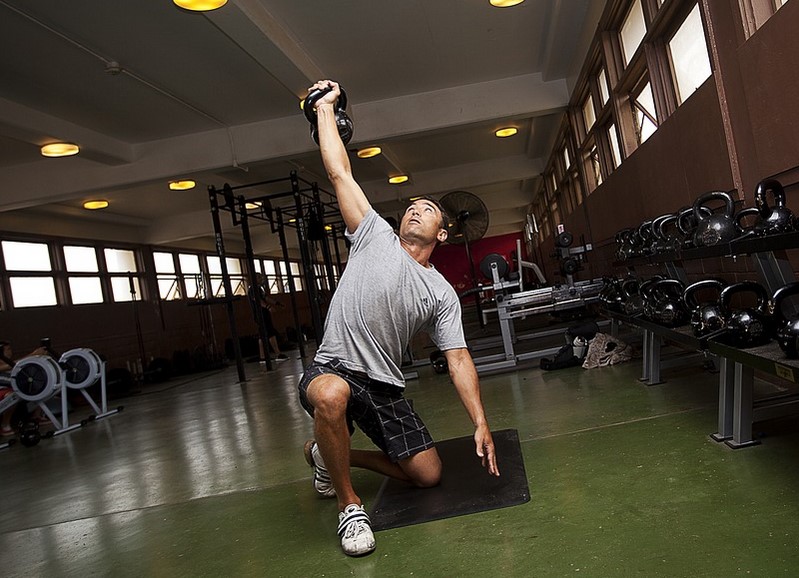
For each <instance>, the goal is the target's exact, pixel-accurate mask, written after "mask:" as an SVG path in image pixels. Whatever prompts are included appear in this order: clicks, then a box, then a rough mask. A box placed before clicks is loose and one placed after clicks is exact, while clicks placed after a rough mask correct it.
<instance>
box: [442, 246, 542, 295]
mask: <svg viewBox="0 0 799 578" xmlns="http://www.w3.org/2000/svg"><path fill="white" fill-rule="evenodd" d="M521 238H522V234H521V232H519V233H510V234H507V235H498V236H496V237H488V238H483V239H480V240H479V241H475V242H474V243H471V244H470V245H469V249H470V251H471V254H472V262H473V263H474V270H475V274H476V277H477V280H478V283H479V282H480V281H481V280H486V278H485V277H484V276H483V274H482V273H481V272H480V262H481V261H482V260H483V258H484V257H485V256H486V255H489V254H491V253H499V254H500V255H502V256H503V257H504V258H505V260H506V261H507V262H508V265H509V266H510V267H511V270H512V271H515V270H516V268H515V266H513V265H512V259H511V253H512V252H515V251H516V240H517V239H521ZM522 256H523V257H524V258H525V259H526V258H527V257H526V256H525V255H524V243H522ZM430 262H431V263H433V265H434V266H435V268H436V269H438V270H439V271H440V272H441V274H442V275H444V277H445V278H446V279H447V281H449V282H450V283H451V284H452V286H453V287H455V291H457V292H458V293H460V292H461V291H465V290H466V289H469V288H471V287H472V277H471V272H470V271H469V260H468V259H467V258H466V247H465V246H464V245H450V244H449V243H445V244H443V245H439V246H438V247H437V248H436V250H435V251H433V255H432V257H431V258H430Z"/></svg>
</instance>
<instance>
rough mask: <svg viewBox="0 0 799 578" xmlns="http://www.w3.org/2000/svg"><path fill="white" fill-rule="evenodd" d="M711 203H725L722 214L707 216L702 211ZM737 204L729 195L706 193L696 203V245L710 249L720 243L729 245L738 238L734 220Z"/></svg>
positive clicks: (714, 213) (720, 192) (716, 213)
mask: <svg viewBox="0 0 799 578" xmlns="http://www.w3.org/2000/svg"><path fill="white" fill-rule="evenodd" d="M711 201H722V202H723V203H724V205H723V207H722V211H721V212H713V213H712V214H710V215H707V214H706V213H704V212H703V211H702V207H706V206H707V204H708V203H710V202H711ZM734 207H735V203H734V202H733V200H732V197H731V196H730V194H729V193H725V192H724V191H713V192H710V193H705V194H704V195H702V196H701V197H699V198H698V199H696V200H695V201H694V204H693V213H694V218H695V219H696V221H697V225H696V230H695V231H694V244H695V245H696V246H699V247H710V246H713V245H718V244H720V243H729V242H730V241H732V240H733V239H734V238H735V237H736V236H737V232H738V230H737V228H736V226H735V220H734V216H735V215H734Z"/></svg>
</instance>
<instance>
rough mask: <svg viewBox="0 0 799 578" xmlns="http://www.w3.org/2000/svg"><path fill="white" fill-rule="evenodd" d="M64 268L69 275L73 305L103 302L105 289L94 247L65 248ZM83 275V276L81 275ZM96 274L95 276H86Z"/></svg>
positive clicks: (66, 246)
mask: <svg viewBox="0 0 799 578" xmlns="http://www.w3.org/2000/svg"><path fill="white" fill-rule="evenodd" d="M64 266H65V267H66V270H67V272H68V273H71V274H70V275H68V276H67V282H68V285H69V295H70V298H71V301H72V304H73V305H84V304H87V303H102V302H103V287H102V283H101V282H100V275H99V272H100V269H99V267H98V265H97V251H95V249H94V247H80V246H73V245H65V246H64ZM80 273H83V275H80ZM86 273H95V275H86Z"/></svg>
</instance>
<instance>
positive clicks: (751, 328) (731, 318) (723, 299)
mask: <svg viewBox="0 0 799 578" xmlns="http://www.w3.org/2000/svg"><path fill="white" fill-rule="evenodd" d="M739 293H752V294H754V295H755V297H756V298H757V303H756V305H755V306H754V307H743V308H740V309H732V307H731V304H732V298H733V296H734V295H737V294H739ZM719 306H720V308H721V312H722V315H723V316H724V317H725V319H726V320H727V323H726V325H725V329H726V331H725V332H724V334H722V335H721V336H720V337H719V339H720V340H721V341H722V342H723V343H726V344H727V345H732V346H733V347H741V348H746V347H756V346H758V345H765V344H766V343H768V342H769V341H771V336H772V334H773V326H774V323H773V318H772V317H771V316H770V315H769V295H768V292H767V291H766V289H765V287H763V286H762V285H761V284H760V283H756V282H755V281H741V282H740V283H733V284H732V285H728V286H727V287H725V288H724V289H722V290H721V293H720V294H719Z"/></svg>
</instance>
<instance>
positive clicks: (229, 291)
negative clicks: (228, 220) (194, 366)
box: [208, 185, 247, 383]
mask: <svg viewBox="0 0 799 578" xmlns="http://www.w3.org/2000/svg"><path fill="white" fill-rule="evenodd" d="M208 202H209V203H210V205H211V219H212V221H213V223H214V238H215V241H216V254H217V255H218V256H219V263H220V266H221V267H222V282H223V283H224V284H225V297H226V298H225V309H226V310H227V317H228V323H229V324H230V337H231V339H232V340H233V352H234V354H235V356H236V369H237V370H238V374H239V382H240V383H244V382H245V381H247V376H246V375H245V373H244V360H243V359H242V358H241V344H240V343H239V334H238V331H237V330H236V314H235V311H234V310H233V288H232V287H231V286H230V276H229V275H228V271H227V263H226V262H225V241H224V239H223V237H222V226H221V224H220V223H219V202H218V201H217V198H216V189H215V188H214V186H213V185H211V186H210V187H208Z"/></svg>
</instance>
